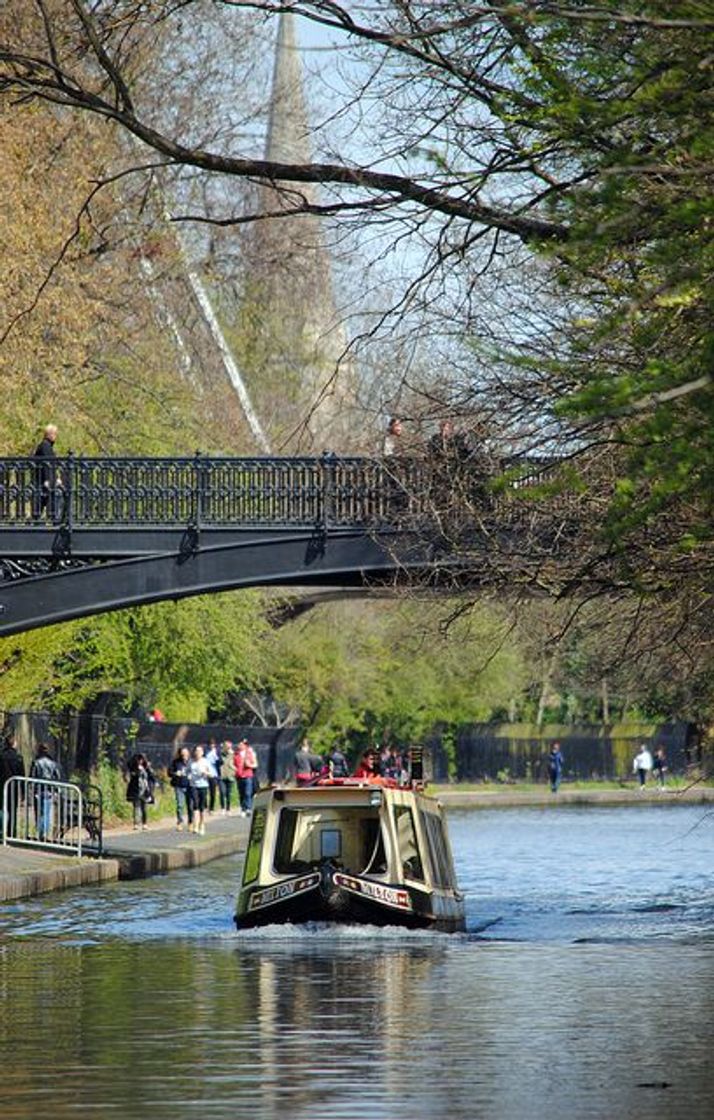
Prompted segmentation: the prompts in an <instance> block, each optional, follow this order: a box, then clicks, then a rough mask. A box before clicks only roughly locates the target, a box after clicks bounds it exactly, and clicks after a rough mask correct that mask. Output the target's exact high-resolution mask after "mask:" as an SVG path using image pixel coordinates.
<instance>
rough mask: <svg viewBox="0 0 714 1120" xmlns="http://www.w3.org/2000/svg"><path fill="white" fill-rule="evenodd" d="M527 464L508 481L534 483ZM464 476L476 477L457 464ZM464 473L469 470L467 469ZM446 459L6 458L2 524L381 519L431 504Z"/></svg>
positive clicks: (351, 523)
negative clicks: (435, 461) (513, 478)
mask: <svg viewBox="0 0 714 1120" xmlns="http://www.w3.org/2000/svg"><path fill="white" fill-rule="evenodd" d="M548 467H549V464H546V463H544V464H536V465H532V464H531V465H528V464H526V467H525V469H524V470H522V471H520V472H519V474H518V476H517V477H516V479H515V481H514V482H513V483H512V484H511V485H510V487H509V490H510V492H511V493H515V492H516V491H517V490H519V489H521V490H522V489H523V488H524V487H530V486H532V485H533V484H537V483H538V482H539V481H541V480H542V478H543V477H545V475H546V472H547V470H548ZM460 469H461V470H462V474H461V475H460V477H461V478H462V479H463V478H464V477H473V478H477V476H478V471H477V469H476V468H474V469H473V470H471V469H470V468H469V466H468V464H466V465H462V467H461V468H460ZM464 471H465V472H466V473H465V474H464V473H463V472H464ZM449 477H450V476H449V473H448V467H445V466H444V465H443V464H442V465H439V464H435V463H434V462H433V461H430V460H426V459H421V460H420V459H393V458H390V459H381V460H380V459H366V458H338V457H337V456H333V455H330V454H325V455H323V456H321V457H320V458H307V457H305V458H285V459H278V458H270V459H268V458H255V459H231V458H207V457H205V456H203V455H196V456H194V457H192V458H151V459H149V458H142V459H134V458H132V459H128V458H85V457H83V456H75V455H68V456H67V457H65V458H56V459H49V460H48V459H35V458H12V459H11V458H4V459H0V527H2V526H4V527H13V526H17V527H20V526H28V525H33V524H46V523H47V522H50V523H54V524H56V525H65V526H67V527H69V528H70V529H71V528H81V527H83V528H87V527H91V528H102V527H114V528H116V527H122V526H132V527H137V526H162V527H170V526H186V525H193V526H195V527H197V528H201V527H205V528H208V527H221V526H229V525H232V526H235V525H245V526H261V525H264V526H271V527H272V526H281V527H293V526H300V527H305V526H315V525H329V526H333V527H340V526H345V527H359V526H368V525H374V524H385V523H389V522H390V521H393V520H394V517H395V511H398V512H399V514H400V517H401V516H403V515H404V514H405V513H406V514H417V515H418V514H421V513H425V512H428V511H429V510H430V509H433V507H434V503H435V500H438V494H439V492H443V491H444V480H445V479H446V480H447V481H448V480H449Z"/></svg>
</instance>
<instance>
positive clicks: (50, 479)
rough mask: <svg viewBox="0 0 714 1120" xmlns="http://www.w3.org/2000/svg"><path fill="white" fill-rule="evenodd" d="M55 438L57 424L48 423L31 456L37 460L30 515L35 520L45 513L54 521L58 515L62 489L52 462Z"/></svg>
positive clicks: (55, 455)
mask: <svg viewBox="0 0 714 1120" xmlns="http://www.w3.org/2000/svg"><path fill="white" fill-rule="evenodd" d="M56 439H57V426H56V425H55V424H48V425H47V427H46V428H45V432H44V435H43V437H42V439H41V440H40V442H39V443H38V445H37V447H36V448H35V450H34V452H33V458H35V459H37V460H38V462H37V465H36V466H35V468H34V471H33V480H32V484H33V495H32V516H33V517H34V518H35V520H39V519H40V518H41V517H43V516H44V515H45V513H47V514H48V515H49V517H50V518H51V519H52V520H53V521H54V520H56V518H57V515H58V511H59V501H58V499H59V497H60V495H61V491H62V479H61V478H60V476H59V473H58V471H57V465H56V463H55V462H54V460H55V459H56V457H57V453H56V451H55V440H56Z"/></svg>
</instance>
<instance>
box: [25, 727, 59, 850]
mask: <svg viewBox="0 0 714 1120" xmlns="http://www.w3.org/2000/svg"><path fill="white" fill-rule="evenodd" d="M30 777H31V778H34V779H35V782H36V785H35V786H34V789H33V793H34V801H35V828H36V830H37V839H38V840H39V841H40V843H44V841H45V840H51V839H52V836H53V826H54V820H53V817H54V804H55V790H54V789H53V788H52V786H50V785H48V784H45V783H49V782H61V781H62V771H61V770H60V768H59V765H58V764H57V763H56V762H55V760H54V759H53V757H52V755H51V754H50V749H49V747H48V746H47V744H46V743H38V745H37V752H36V754H35V758H34V761H33V763H32V766H31V767H30Z"/></svg>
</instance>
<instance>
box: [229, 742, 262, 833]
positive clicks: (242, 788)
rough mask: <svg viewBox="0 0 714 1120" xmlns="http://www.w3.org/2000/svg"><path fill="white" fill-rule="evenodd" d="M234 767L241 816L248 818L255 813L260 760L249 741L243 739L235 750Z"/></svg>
mask: <svg viewBox="0 0 714 1120" xmlns="http://www.w3.org/2000/svg"><path fill="white" fill-rule="evenodd" d="M233 761H234V766H235V772H236V781H237V782H238V797H239V799H240V815H241V816H242V817H248V816H250V814H251V813H252V811H253V794H254V793H255V786H256V778H257V775H258V759H257V757H256V753H255V751H254V750H253V748H252V747H251V745H250V743H249V742H248V740H247V739H241V741H240V743H239V744H238V746H237V747H236V749H235V754H234V759H233Z"/></svg>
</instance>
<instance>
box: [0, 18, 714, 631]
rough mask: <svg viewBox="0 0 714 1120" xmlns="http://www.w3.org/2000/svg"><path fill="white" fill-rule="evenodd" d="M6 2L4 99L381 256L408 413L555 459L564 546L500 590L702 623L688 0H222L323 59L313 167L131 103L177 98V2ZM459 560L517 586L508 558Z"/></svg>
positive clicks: (698, 78) (701, 220) (695, 117)
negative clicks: (333, 57)
mask: <svg viewBox="0 0 714 1120" xmlns="http://www.w3.org/2000/svg"><path fill="white" fill-rule="evenodd" d="M16 6H17V5H16ZM20 7H21V8H22V9H23V17H24V18H23V19H18V20H17V21H16V22H15V23H14V24H13V23H12V22H11V18H12V11H13V5H12V4H10V5H9V10H10V15H9V16H8V18H7V21H6V24H5V35H4V42H3V45H2V47H0V103H1V104H2V105H3V106H4V107H5V112H6V113H10V114H12V115H13V116H14V117H17V119H19V120H22V119H25V117H24V115H25V114H27V113H29V112H31V111H32V110H33V109H34V107H35V106H36V105H37V103H38V102H40V101H43V102H49V103H50V104H51V106H52V112H53V114H54V115H55V116H54V119H55V120H56V122H57V123H56V127H57V129H58V130H60V129H62V128H65V129H68V130H69V131H70V132H72V130H74V129H76V128H77V123H76V122H77V121H78V119H80V118H83V117H87V116H89V117H93V118H96V119H98V120H100V121H103V122H106V124H107V125H108V128H109V133H110V136H111V137H112V138H113V142H114V143H116V145H117V147H116V151H117V156H116V159H117V167H118V169H120V170H121V172H122V173H124V172H128V171H129V170H130V168H132V167H133V166H135V165H138V164H140V165H145V164H146V163H147V161H148V162H154V163H156V164H157V165H158V166H159V167H160V168H161V170H162V172H163V173H164V174H168V173H169V172H173V171H175V170H176V169H177V168H179V167H180V168H186V169H189V170H190V171H191V173H192V174H194V173H195V174H196V176H197V177H198V178H200V179H201V180H202V181H210V180H213V181H214V182H218V181H220V182H221V183H225V182H226V181H228V180H232V181H234V182H236V183H239V184H242V183H248V182H250V181H251V180H253V179H258V180H260V181H262V182H268V183H270V184H272V185H273V186H274V187H275V188H276V190H277V191H278V192H279V195H280V205H279V206H278V207H277V209H276V211H275V212H274V213H272V214H270V215H268V216H270V217H271V219H272V220H275V221H285V220H291V221H293V220H296V218H297V219H299V216H300V215H314V214H318V215H322V216H327V217H329V218H330V219H331V220H333V221H334V222H335V223H339V228H340V229H341V230H346V231H350V230H352V231H355V230H357V231H359V236H360V238H361V240H362V241H365V240H367V236H368V234H367V231H369V236H371V237H373V238H374V243H375V256H389V255H390V254H391V255H394V256H397V254H398V255H399V258H400V261H406V266H405V267H404V277H403V284H402V287H401V290H398V291H395V298H394V300H393V302H392V304H391V307H390V308H389V309H388V310H389V311H392V312H393V313H394V314H395V315H397V316H399V317H400V319H401V323H402V324H403V325H404V327H405V329H406V330H407V331H408V330H411V329H414V328H415V324H418V327H419V329H420V330H421V331H422V332H423V331H424V330H425V329H427V328H432V327H433V328H434V329H433V330H432V332H431V333H432V334H433V335H434V336H435V337H436V336H437V334H438V338H439V341H438V342H436V341H435V342H433V344H432V346H433V352H434V353H435V354H436V353H438V354H439V358H440V360H441V362H442V363H443V368H442V369H440V370H437V371H436V373H435V375H434V376H433V378H432V379H431V381H429V380H428V379H427V380H425V381H424V382H422V383H421V384H420V385H419V386H417V387H416V392H415V393H414V399H416V400H421V401H422V402H423V404H424V410H425V412H426V413H427V416H428V417H429V419H432V418H437V417H438V416H439V415H445V414H449V415H456V416H457V417H459V418H460V420H462V422H463V423H466V424H470V423H471V422H472V419H473V417H474V414H475V412H478V415H479V419H480V420H481V421H483V420H484V419H485V421H486V422H487V423H488V424H490V425H491V426H492V436H491V441H492V444H496V445H497V446H498V448H499V450H505V451H507V452H510V451H514V450H524V449H528V450H531V451H533V450H537V451H540V452H541V453H543V452H547V453H550V452H552V451H554V450H559V451H561V452H563V451H564V452H565V453H566V454H567V455H568V456H569V457H570V461H571V464H572V468H571V469H570V470H569V471H567V472H566V471H561V473H560V478H559V479H556V482H555V489H556V490H558V489H559V490H561V491H565V492H567V494H568V496H569V498H570V499H571V512H570V513H569V514H568V516H569V517H570V519H571V524H572V522H573V518H575V522H576V527H577V528H578V536H577V538H576V539H573V540H571V541H570V542H569V547H565V548H561V549H560V550H559V552H558V553H557V555H553V556H552V557H550V558H549V557H548V556H547V550H545V551H544V552H543V553H542V554H540V555H538V554H536V557H535V561H534V563H533V564H532V565H531V567H530V570H528V571H527V572H525V573H523V578H522V583H523V584H525V585H527V586H528V587H529V588H530V589H532V588H533V587H534V586H538V587H540V588H541V589H543V590H545V591H547V592H548V593H550V594H554V593H556V594H560V595H564V596H571V595H573V594H574V593H576V592H577V591H578V589H585V590H586V592H587V593H588V594H591V593H598V594H601V593H604V592H606V591H610V592H613V591H614V592H615V593H617V594H619V593H621V592H623V591H624V590H628V589H629V590H633V591H634V592H635V593H636V594H637V595H640V594H644V595H648V596H655V597H658V598H659V601H666V600H667V599H669V598H671V597H673V596H679V597H680V601H681V604H682V606H683V610H684V614H685V616H686V617H687V618H688V619H689V620H690V622H691V621H692V619H693V618H694V614H695V613H697V614H698V615H699V616H700V617H701V616H707V617H711V605H712V604H711V595H710V592H709V590H708V589H709V588H710V586H711V547H712V540H711V524H712V519H711V512H712V510H711V495H712V493H714V487H713V486H712V482H713V481H714V479H713V477H712V475H713V471H714V467H713V463H714V456H713V455H712V452H713V450H714V447H713V446H712V435H711V432H712V424H711V420H712V386H711V358H712V353H713V351H714V342H713V339H712V326H711V324H712V315H711V310H712V308H711V302H712V283H711V272H712V249H711V245H712V241H711V233H712V215H711V192H710V186H709V184H710V181H711V156H712V128H711V78H712V57H711V51H710V48H709V35H708V33H709V32H711V30H712V28H713V27H714V13H713V12H712V7H711V4H710V3H701V2H696V0H681V2H680V3H679V4H678V5H677V6H676V10H673V8H672V5H671V4H669V3H666V2H665V0H639V2H637V3H634V2H632V3H630V2H628V0H606V2H605V3H603V4H601V5H599V6H593V5H590V4H588V3H586V2H583V0H576V2H574V3H569V4H567V5H566V4H565V3H558V2H552V0H551V2H545V0H536V2H534V3H527V4H526V3H499V2H486V3H483V4H479V5H474V4H472V3H470V2H466V0H445V2H444V0H440V2H438V3H437V2H435V0H434V2H429V0H423V2H417V0H400V2H399V3H397V2H394V3H392V2H389V0H385V3H382V4H379V5H376V6H374V7H368V8H367V9H365V8H364V6H362V5H359V6H358V5H353V4H348V3H344V4H343V3H337V2H330V3H325V2H324V0H294V2H277V0H231V2H228V0H226V2H225V3H224V4H222V5H220V9H221V11H222V12H223V13H224V15H225V18H226V20H227V21H235V22H236V23H238V24H239V25H240V26H241V27H247V26H251V27H255V26H258V27H260V26H261V23H260V21H261V20H263V21H265V22H266V23H269V22H270V21H271V20H273V21H274V20H276V19H277V17H278V16H280V15H284V14H286V13H294V14H299V15H301V16H302V17H303V18H304V19H305V20H308V21H310V22H311V24H313V25H319V26H320V27H322V28H325V29H326V30H327V33H328V34H329V35H330V36H332V37H333V40H334V43H335V46H336V47H337V46H339V48H340V50H339V52H337V51H336V53H339V57H340V58H341V59H349V62H348V63H343V64H342V65H341V68H340V75H339V81H338V82H335V83H334V87H335V91H336V92H333V104H332V106H331V120H332V121H333V122H336V123H335V129H336V130H337V131H336V132H335V135H337V137H338V151H339V157H336V156H335V155H334V150H331V151H330V150H329V149H328V144H329V141H330V136H329V134H328V131H327V130H326V129H324V130H320V129H318V130H317V137H316V139H317V146H316V154H315V156H314V157H313V158H312V159H311V160H310V161H308V162H294V163H290V162H286V161H282V162H279V161H270V160H268V161H266V160H265V159H261V158H257V157H256V156H255V142H254V139H253V137H252V136H248V135H246V136H238V135H236V134H233V135H232V137H231V140H230V143H229V144H226V143H223V140H224V138H219V137H216V136H213V137H209V135H208V133H207V132H206V130H205V129H203V131H202V129H201V128H200V127H199V125H198V124H197V122H196V121H195V120H192V119H191V118H190V115H188V114H187V116H186V117H185V118H182V119H178V117H177V115H174V116H168V117H167V114H166V110H165V103H158V102H157V99H156V89H157V86H158V85H159V84H160V78H163V77H165V76H172V77H173V79H174V83H178V84H175V85H174V87H173V88H174V89H176V90H177V91H178V93H180V94H181V95H183V94H184V93H185V82H182V81H181V76H180V74H177V73H176V67H175V65H174V59H175V56H174V55H172V53H171V50H170V49H169V44H171V43H172V42H173V41H174V40H173V39H172V36H175V35H176V34H178V28H179V25H181V26H182V27H183V28H185V27H191V26H194V25H195V26H197V27H202V26H203V19H204V16H205V8H204V6H203V5H202V4H201V3H200V2H199V0H195V2H191V0H189V2H188V3H184V4H181V5H179V6H176V5H173V4H171V3H169V2H168V0H167V2H165V3H164V2H162V0H157V3H156V4H153V5H151V7H150V9H147V8H146V7H144V6H137V5H135V4H133V3H131V2H129V0H126V2H120V3H117V4H114V5H112V6H111V10H109V9H107V8H104V7H102V6H100V7H92V6H90V5H89V4H87V3H85V2H83V0H54V2H53V3H51V4H50V3H49V2H42V3H39V2H38V3H37V4H36V5H35V7H34V8H32V9H31V10H30V12H29V14H28V13H27V6H26V5H20ZM342 48H345V50H343V49H342ZM188 49H189V50H190V47H189V48H188ZM338 95H339V96H340V98H341V103H340V104H334V101H335V100H336V99H337V98H338ZM179 100H181V103H182V105H184V104H186V103H185V101H184V100H183V98H181V99H179V97H178V96H177V97H176V101H177V102H178V101H179ZM343 121H344V122H346V124H345V126H343V125H342V122H343ZM362 122H366V126H363V125H362ZM120 135H124V136H125V137H127V136H128V137H130V138H132V145H133V146H129V145H127V144H124V145H122V144H121V143H120V142H119V136H120ZM139 152H141V155H138V154H137V153H139ZM100 178H101V177H100ZM307 184H320V185H321V186H322V192H323V193H322V195H321V196H319V197H317V196H315V195H314V194H311V193H310V192H308V191H307V190H306V189H305V186H306V185H307ZM175 197H176V198H177V199H178V200H179V201H180V200H181V199H182V198H183V197H184V196H183V195H181V193H180V192H178V193H177V194H176V195H175ZM257 197H260V194H259V192H258V193H252V194H251V193H250V192H246V193H245V194H244V195H243V196H241V197H236V195H235V194H233V193H232V192H231V191H227V190H219V189H215V190H213V191H208V192H206V193H205V205H203V206H201V205H200V203H199V201H198V200H196V201H194V200H193V199H192V201H191V204H190V205H189V204H187V205H186V207H185V210H184V212H182V213H180V212H178V210H179V209H181V207H180V206H178V205H175V206H174V210H175V211H176V212H175V213H174V215H173V217H174V219H176V220H181V221H184V220H186V221H188V220H191V221H193V222H194V223H200V224H201V226H202V227H206V226H209V227H211V228H212V229H213V230H219V229H223V230H228V231H230V230H235V229H236V228H240V227H242V226H245V225H247V224H250V223H252V222H253V221H255V220H258V219H261V218H265V217H266V212H265V209H263V210H261V211H257V212H256V211H253V210H251V209H250V204H249V200H250V199H251V198H253V199H254V198H257ZM262 197H263V198H265V197H266V196H265V194H263V196H262ZM486 295H488V296H489V300H488V303H487V304H484V300H485V296H486ZM493 308H495V310H493V311H492V309H493ZM417 312H418V315H417ZM386 317H388V316H387V312H386V311H385V313H384V314H383V315H382V316H381V317H379V318H377V320H376V322H373V323H372V324H371V325H370V326H369V327H368V328H366V329H365V331H364V333H365V335H367V336H373V337H375V338H378V339H379V338H380V328H381V325H382V324H383V323H384V322H385V321H386ZM380 341H381V339H380ZM438 347H440V350H439V349H437V348H438ZM447 363H448V370H447V369H446V366H447ZM454 368H455V369H456V373H455V375H454V372H453V371H454ZM533 493H536V492H535V491H533ZM536 496H537V495H536ZM552 496H553V488H552V487H551V491H550V492H541V493H540V497H541V498H545V499H550V498H552ZM541 505H543V503H541ZM573 510H574V513H573ZM548 516H549V515H548V513H547V511H546V514H545V518H546V521H547V520H548ZM471 517H472V520H479V519H480V520H483V516H482V510H480V509H479V508H478V504H477V503H474V504H473V506H472V511H471ZM554 523H555V522H554V519H553V518H551V519H550V524H551V526H552V525H553V524H554ZM564 523H565V522H564ZM549 531H550V530H549ZM452 536H453V534H452ZM541 539H545V534H541ZM494 541H495V542H496V543H497V535H496V533H495V532H494V533H492V535H491V542H492V543H493V542H494ZM451 543H452V546H453V545H454V543H456V544H457V545H458V547H463V543H464V534H463V533H462V534H461V537H460V539H459V540H457V541H456V542H454V541H453V540H452V542H451ZM485 563H486V564H487V566H488V567H489V569H490V571H491V573H492V578H493V579H494V580H495V581H496V582H498V580H499V578H500V580H501V582H502V583H503V582H506V581H507V582H518V581H519V578H520V577H519V572H518V568H517V565H515V564H514V558H513V556H512V555H509V554H506V555H503V554H502V553H500V552H499V550H498V548H492V549H489V550H488V555H487V557H486V561H485Z"/></svg>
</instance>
